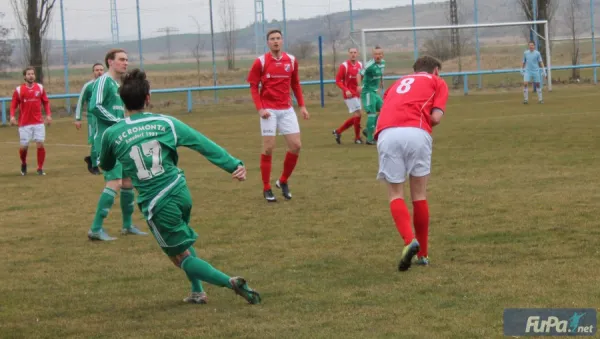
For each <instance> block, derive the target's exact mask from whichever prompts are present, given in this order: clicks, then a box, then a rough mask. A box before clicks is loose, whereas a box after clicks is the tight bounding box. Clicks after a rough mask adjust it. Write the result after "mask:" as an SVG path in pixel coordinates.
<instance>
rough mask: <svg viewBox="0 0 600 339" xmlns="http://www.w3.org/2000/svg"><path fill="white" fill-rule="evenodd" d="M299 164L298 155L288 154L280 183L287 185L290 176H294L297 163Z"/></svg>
mask: <svg viewBox="0 0 600 339" xmlns="http://www.w3.org/2000/svg"><path fill="white" fill-rule="evenodd" d="M297 162H298V154H294V153H291V152H287V153H286V154H285V160H284V161H283V173H281V178H279V182H281V183H284V184H285V183H287V181H288V179H289V178H290V176H292V172H293V171H294V168H296V163H297Z"/></svg>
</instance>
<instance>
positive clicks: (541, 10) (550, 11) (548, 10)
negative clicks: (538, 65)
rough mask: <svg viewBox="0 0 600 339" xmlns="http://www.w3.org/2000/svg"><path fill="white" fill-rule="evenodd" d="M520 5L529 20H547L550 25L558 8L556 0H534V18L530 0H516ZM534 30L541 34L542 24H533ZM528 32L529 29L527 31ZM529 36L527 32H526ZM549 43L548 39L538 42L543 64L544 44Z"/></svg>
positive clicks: (546, 61)
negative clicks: (535, 15) (535, 13)
mask: <svg viewBox="0 0 600 339" xmlns="http://www.w3.org/2000/svg"><path fill="white" fill-rule="evenodd" d="M518 1H519V4H520V5H521V9H522V10H523V14H524V15H525V18H526V19H527V20H529V21H532V20H548V25H549V26H552V24H551V22H552V20H553V19H554V15H555V14H556V10H557V9H558V1H557V0H536V1H537V17H536V18H534V13H533V3H532V2H531V0H518ZM535 26H536V27H535V31H536V32H538V34H540V33H541V34H543V32H544V26H543V25H541V24H539V25H535ZM528 33H529V31H528ZM528 37H529V34H528ZM548 43H550V42H549V41H544V40H543V39H542V40H540V44H539V47H538V50H539V51H540V54H542V59H543V60H544V65H546V64H547V63H548V60H546V45H547V44H548Z"/></svg>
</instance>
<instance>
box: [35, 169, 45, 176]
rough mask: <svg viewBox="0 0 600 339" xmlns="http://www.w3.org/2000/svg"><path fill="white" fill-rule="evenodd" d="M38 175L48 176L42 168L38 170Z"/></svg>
mask: <svg viewBox="0 0 600 339" xmlns="http://www.w3.org/2000/svg"><path fill="white" fill-rule="evenodd" d="M37 174H38V175H46V172H44V170H43V169H41V168H40V169H38V170H37Z"/></svg>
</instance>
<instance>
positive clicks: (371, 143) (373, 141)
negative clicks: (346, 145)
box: [366, 140, 377, 145]
mask: <svg viewBox="0 0 600 339" xmlns="http://www.w3.org/2000/svg"><path fill="white" fill-rule="evenodd" d="M366 144H367V145H377V143H376V142H375V140H371V141H368V140H367V142H366Z"/></svg>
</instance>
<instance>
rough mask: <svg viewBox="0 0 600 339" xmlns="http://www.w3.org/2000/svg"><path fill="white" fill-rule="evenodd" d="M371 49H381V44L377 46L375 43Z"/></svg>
mask: <svg viewBox="0 0 600 339" xmlns="http://www.w3.org/2000/svg"><path fill="white" fill-rule="evenodd" d="M373 49H374V50H375V49H381V46H379V45H375V47H373Z"/></svg>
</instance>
